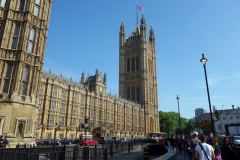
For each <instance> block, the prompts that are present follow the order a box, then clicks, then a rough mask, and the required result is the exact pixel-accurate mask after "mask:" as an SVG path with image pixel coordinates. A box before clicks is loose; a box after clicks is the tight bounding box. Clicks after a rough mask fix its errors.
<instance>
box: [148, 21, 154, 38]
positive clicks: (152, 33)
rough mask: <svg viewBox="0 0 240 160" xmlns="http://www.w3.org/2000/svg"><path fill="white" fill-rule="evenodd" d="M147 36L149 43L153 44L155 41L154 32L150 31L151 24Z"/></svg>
mask: <svg viewBox="0 0 240 160" xmlns="http://www.w3.org/2000/svg"><path fill="white" fill-rule="evenodd" d="M149 34H150V36H149V41H152V42H154V41H155V35H154V30H153V29H152V24H151V29H150V31H149Z"/></svg>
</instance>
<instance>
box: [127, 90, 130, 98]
mask: <svg viewBox="0 0 240 160" xmlns="http://www.w3.org/2000/svg"><path fill="white" fill-rule="evenodd" d="M127 100H130V87H127Z"/></svg>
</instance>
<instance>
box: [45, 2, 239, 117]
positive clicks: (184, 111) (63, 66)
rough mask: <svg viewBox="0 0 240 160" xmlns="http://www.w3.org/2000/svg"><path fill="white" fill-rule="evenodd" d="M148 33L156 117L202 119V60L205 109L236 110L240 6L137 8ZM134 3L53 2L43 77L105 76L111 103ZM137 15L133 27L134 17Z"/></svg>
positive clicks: (152, 5)
mask: <svg viewBox="0 0 240 160" xmlns="http://www.w3.org/2000/svg"><path fill="white" fill-rule="evenodd" d="M138 4H139V6H141V7H143V8H144V16H145V18H146V23H147V25H148V28H147V29H148V30H149V29H150V25H151V24H152V25H153V29H154V31H155V36H156V46H157V47H156V49H157V78H158V100H159V109H160V110H161V111H167V112H168V111H175V112H177V111H178V110H177V101H176V97H177V95H179V97H180V111H181V116H182V117H185V118H187V119H189V118H192V117H193V116H194V110H195V109H196V108H204V109H205V110H207V111H208V112H209V106H208V99H207V90H206V84H205V78H204V70H203V65H202V64H201V63H200V61H199V60H200V59H201V56H202V53H204V54H205V57H206V58H208V60H209V61H208V63H207V65H206V67H207V75H208V81H209V90H210V96H211V103H212V105H215V106H216V107H217V108H218V109H221V108H222V106H223V105H224V107H223V108H224V109H228V108H231V105H235V107H237V106H240V54H239V52H240V1H239V0H231V1H227V0H211V1H208V0H151V1H146V0H140V1H138ZM135 7H136V1H133V0H121V1H120V0H118V1H117V0H101V1H100V0H71V3H66V1H63V0H55V1H54V2H53V7H52V11H51V21H50V27H49V34H48V40H47V48H46V54H45V63H44V70H49V69H50V68H51V71H52V72H53V73H55V74H60V73H62V74H63V76H64V77H66V78H70V77H71V76H72V78H73V80H75V81H80V77H81V73H82V71H83V70H84V72H85V74H89V75H93V74H94V73H95V70H96V67H97V66H98V68H99V70H100V71H101V72H104V71H105V70H106V72H107V78H108V79H107V90H108V92H111V93H112V94H115V93H116V94H117V95H118V71H119V70H118V66H119V60H118V58H119V50H118V47H119V27H120V24H121V21H122V19H124V24H125V30H126V35H127V36H128V35H129V34H131V30H132V29H133V28H135V27H136V8H135ZM141 12H142V11H139V12H138V13H139V19H140V17H141Z"/></svg>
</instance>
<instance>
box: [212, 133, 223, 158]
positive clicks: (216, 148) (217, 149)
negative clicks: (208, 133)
mask: <svg viewBox="0 0 240 160" xmlns="http://www.w3.org/2000/svg"><path fill="white" fill-rule="evenodd" d="M217 142H218V139H217V138H215V137H213V138H212V147H213V150H214V154H215V157H216V159H215V160H222V156H221V148H220V146H219V145H218V143H217Z"/></svg>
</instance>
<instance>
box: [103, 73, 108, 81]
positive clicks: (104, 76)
mask: <svg viewBox="0 0 240 160" xmlns="http://www.w3.org/2000/svg"><path fill="white" fill-rule="evenodd" d="M103 83H104V84H106V83H107V73H106V70H105V73H104V75H103Z"/></svg>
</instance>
